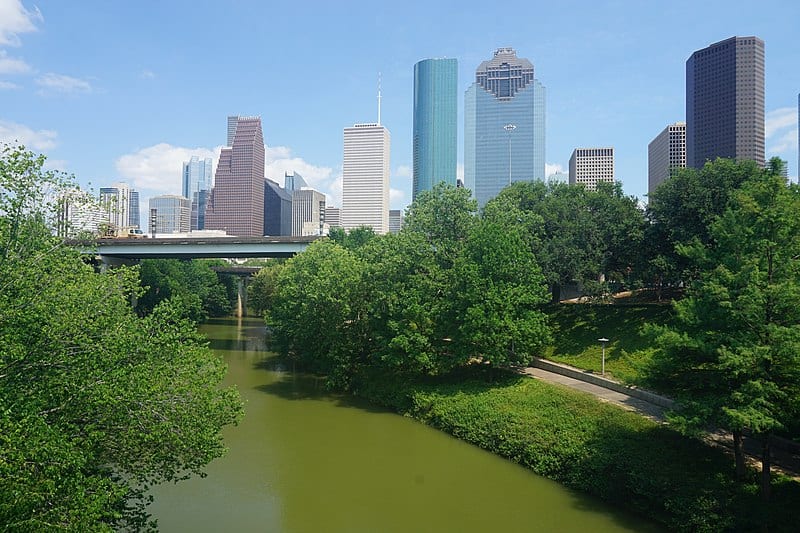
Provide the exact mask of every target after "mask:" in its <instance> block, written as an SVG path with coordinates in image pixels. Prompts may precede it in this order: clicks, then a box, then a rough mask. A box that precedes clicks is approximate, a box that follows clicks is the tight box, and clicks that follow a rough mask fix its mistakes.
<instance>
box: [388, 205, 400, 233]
mask: <svg viewBox="0 0 800 533" xmlns="http://www.w3.org/2000/svg"><path fill="white" fill-rule="evenodd" d="M402 227H403V210H402V209H390V210H389V233H400V229H401V228H402Z"/></svg>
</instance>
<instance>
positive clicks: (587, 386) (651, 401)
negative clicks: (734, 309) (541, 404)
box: [520, 359, 800, 476]
mask: <svg viewBox="0 0 800 533" xmlns="http://www.w3.org/2000/svg"><path fill="white" fill-rule="evenodd" d="M533 364H534V366H530V367H526V368H521V369H520V372H521V373H523V374H525V375H528V376H530V377H533V378H535V379H540V380H542V381H546V382H548V383H555V384H558V385H561V386H564V387H568V388H571V389H575V390H579V391H583V392H585V393H587V394H591V395H593V396H595V397H596V398H597V399H599V400H600V401H603V402H608V403H612V404H614V405H617V406H619V407H622V408H623V409H626V410H628V411H633V412H636V413H639V414H640V415H642V416H645V417H647V418H649V419H650V420H653V421H655V422H658V423H665V422H666V416H665V412H666V411H667V410H668V408H669V405H670V404H671V403H672V400H670V399H668V398H664V397H663V396H658V395H656V394H653V393H651V392H648V391H644V390H641V389H637V388H635V387H627V386H625V385H623V384H621V383H619V382H616V381H614V380H611V379H608V378H605V377H601V376H598V375H597V374H593V373H591V372H587V371H585V370H581V369H578V368H574V367H571V366H568V365H563V364H559V363H553V362H552V361H546V360H543V359H537V360H535V361H534V363H533ZM542 367H544V368H542ZM622 391H626V392H622ZM637 396H638V397H637ZM707 440H708V441H709V442H710V443H712V444H715V445H718V446H723V447H725V448H731V446H732V443H731V437H730V435H729V434H727V433H722V432H717V433H712V434H709V436H708V439H707ZM759 445H760V444H759V442H757V441H756V440H755V439H752V438H746V437H745V440H744V447H745V453H746V454H747V455H749V456H750V459H751V463H753V464H754V466H756V467H759V466H760V460H757V459H758V450H759ZM772 463H773V466H775V467H778V469H780V470H781V471H783V472H784V473H786V474H787V475H792V476H800V453H798V450H797V449H794V450H785V449H782V447H781V446H775V445H774V444H773V453H772Z"/></svg>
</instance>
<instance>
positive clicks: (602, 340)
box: [597, 337, 608, 376]
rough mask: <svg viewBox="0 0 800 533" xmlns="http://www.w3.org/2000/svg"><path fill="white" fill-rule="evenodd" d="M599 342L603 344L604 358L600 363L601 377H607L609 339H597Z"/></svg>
mask: <svg viewBox="0 0 800 533" xmlns="http://www.w3.org/2000/svg"><path fill="white" fill-rule="evenodd" d="M597 340H598V341H600V342H601V343H602V344H603V358H602V360H601V363H600V375H601V376H605V375H606V343H607V342H608V339H606V338H605V337H602V338H600V339H597Z"/></svg>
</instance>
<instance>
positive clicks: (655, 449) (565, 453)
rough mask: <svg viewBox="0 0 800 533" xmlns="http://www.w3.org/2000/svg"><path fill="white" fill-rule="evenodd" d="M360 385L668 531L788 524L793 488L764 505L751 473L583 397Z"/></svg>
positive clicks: (415, 382) (530, 388) (393, 382)
mask: <svg viewBox="0 0 800 533" xmlns="http://www.w3.org/2000/svg"><path fill="white" fill-rule="evenodd" d="M362 383H363V384H364V385H363V386H362V388H360V389H359V390H358V391H357V392H358V393H359V394H360V395H362V396H364V397H366V398H369V399H371V400H372V401H375V402H378V403H381V404H383V405H385V406H387V407H389V408H391V409H393V410H396V411H398V412H400V413H403V414H406V415H407V416H411V417H413V418H415V419H417V420H420V421H422V422H424V423H426V424H429V425H431V426H433V427H436V428H438V429H441V430H443V431H446V432H447V433H450V434H451V435H453V436H455V437H458V438H459V439H463V440H466V441H468V442H471V443H473V444H476V445H478V446H480V447H481V448H484V449H486V450H488V451H491V452H493V453H496V454H498V455H501V456H503V457H506V458H508V459H510V460H512V461H514V462H517V463H519V464H522V465H524V466H526V467H528V468H530V469H531V470H533V471H534V472H536V473H537V474H540V475H543V476H545V477H548V478H550V479H553V480H555V481H558V482H560V483H563V484H565V485H567V486H569V487H572V488H575V489H578V490H581V491H584V492H588V493H590V494H593V495H596V496H599V497H601V498H602V499H604V500H606V501H609V502H611V503H613V504H616V505H619V506H620V507H623V508H627V509H630V510H633V511H635V512H637V513H639V514H641V515H643V516H647V517H650V518H652V519H654V520H656V521H658V522H660V523H662V524H664V525H666V526H667V527H668V528H669V529H671V530H689V531H721V530H727V529H736V530H749V529H754V528H756V527H760V524H761V523H762V521H763V522H764V523H767V524H768V525H769V526H770V530H775V531H782V530H790V529H792V528H793V527H794V525H795V522H794V517H793V515H792V513H793V512H794V509H797V507H798V505H800V483H798V482H796V481H791V480H788V479H783V478H782V479H780V480H778V482H776V483H775V484H774V492H775V494H774V498H773V501H772V502H770V504H769V505H765V504H762V503H761V502H760V501H759V499H758V497H757V489H756V487H757V484H756V479H755V474H752V473H751V474H750V477H749V478H748V483H746V484H737V483H734V482H733V480H732V475H731V464H730V461H729V460H728V458H727V457H725V455H724V453H723V452H722V451H720V450H718V449H714V448H710V447H708V446H706V445H705V444H704V443H702V442H700V441H696V440H693V439H687V438H685V437H684V436H682V435H680V434H678V433H676V432H674V431H672V430H669V429H667V428H665V427H663V426H659V425H657V424H655V423H653V422H650V421H649V420H647V419H645V418H643V417H641V416H639V415H637V414H634V413H629V412H626V411H623V410H621V409H619V408H617V407H614V406H610V405H606V404H603V403H600V402H597V401H596V400H595V399H594V398H592V397H590V396H588V395H586V394H583V393H579V392H576V391H571V390H568V389H565V388H562V387H557V386H553V385H550V384H547V383H543V382H541V381H537V380H534V379H530V378H526V377H520V376H515V375H510V374H507V373H499V372H496V371H491V370H488V369H480V370H477V371H476V370H474V369H471V370H470V369H468V370H466V371H462V372H461V373H459V374H457V375H451V376H446V377H443V378H439V379H426V380H420V379H419V378H414V377H410V376H404V378H403V379H400V378H398V377H397V376H395V377H392V378H387V377H386V376H380V375H374V374H373V375H370V376H369V379H363V380H362Z"/></svg>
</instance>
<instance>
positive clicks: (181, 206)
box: [150, 194, 192, 234]
mask: <svg viewBox="0 0 800 533" xmlns="http://www.w3.org/2000/svg"><path fill="white" fill-rule="evenodd" d="M191 220H192V202H191V201H190V200H189V199H188V198H186V197H185V196H178V195H175V194H165V195H162V196H154V197H152V198H150V224H151V227H150V233H152V234H159V233H188V232H189V231H190V229H191Z"/></svg>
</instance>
